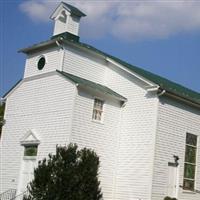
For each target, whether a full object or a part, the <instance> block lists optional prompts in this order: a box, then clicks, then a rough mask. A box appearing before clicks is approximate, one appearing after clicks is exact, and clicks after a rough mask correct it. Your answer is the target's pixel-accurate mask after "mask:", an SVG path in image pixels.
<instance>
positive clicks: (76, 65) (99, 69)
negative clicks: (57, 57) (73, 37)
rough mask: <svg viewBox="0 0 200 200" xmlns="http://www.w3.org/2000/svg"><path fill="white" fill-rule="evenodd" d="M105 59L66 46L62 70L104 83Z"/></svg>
mask: <svg viewBox="0 0 200 200" xmlns="http://www.w3.org/2000/svg"><path fill="white" fill-rule="evenodd" d="M105 68H106V61H104V60H103V59H100V58H97V57H96V56H94V55H92V54H89V53H86V52H84V51H81V50H79V49H75V48H73V47H69V46H66V47H65V54H64V62H63V71H65V72H67V73H70V74H74V75H76V76H79V77H82V78H85V79H88V80H91V81H93V82H97V83H101V84H104V77H105Z"/></svg>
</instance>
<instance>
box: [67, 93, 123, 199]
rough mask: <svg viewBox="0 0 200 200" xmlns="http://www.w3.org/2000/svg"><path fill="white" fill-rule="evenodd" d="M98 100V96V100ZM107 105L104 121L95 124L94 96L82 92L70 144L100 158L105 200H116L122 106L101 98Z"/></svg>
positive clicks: (76, 107)
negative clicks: (114, 195)
mask: <svg viewBox="0 0 200 200" xmlns="http://www.w3.org/2000/svg"><path fill="white" fill-rule="evenodd" d="M98 97H99V96H98ZM100 98H102V99H103V100H104V101H105V102H104V107H103V121H102V122H94V121H92V113H93V104H94V97H93V95H92V96H91V95H89V94H86V93H85V92H79V95H78V96H77V98H76V103H75V112H74V116H73V127H72V137H71V141H72V142H75V143H77V144H78V145H79V147H80V148H81V147H88V148H91V149H94V150H95V152H96V153H97V154H98V156H99V157H100V173H99V174H100V181H101V187H102V191H103V195H104V199H108V200H109V199H113V193H114V186H115V185H114V181H115V180H114V179H115V175H116V174H115V173H116V167H117V166H116V151H117V148H118V137H119V131H120V112H121V109H120V104H119V102H118V101H116V100H113V99H108V98H105V97H102V96H100Z"/></svg>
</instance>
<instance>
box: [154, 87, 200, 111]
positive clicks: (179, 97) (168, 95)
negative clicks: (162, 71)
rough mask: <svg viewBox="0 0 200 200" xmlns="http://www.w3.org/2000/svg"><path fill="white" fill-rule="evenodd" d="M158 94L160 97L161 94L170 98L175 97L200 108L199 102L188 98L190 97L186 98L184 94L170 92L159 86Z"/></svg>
mask: <svg viewBox="0 0 200 200" xmlns="http://www.w3.org/2000/svg"><path fill="white" fill-rule="evenodd" d="M157 95H158V97H161V96H164V95H165V96H167V97H170V98H173V99H175V100H178V101H181V102H183V103H185V104H187V105H190V106H193V107H196V108H200V104H199V103H197V102H194V101H192V100H188V99H186V98H184V97H182V96H179V95H177V94H174V93H172V92H169V91H167V90H164V89H162V88H159V90H158V92H157Z"/></svg>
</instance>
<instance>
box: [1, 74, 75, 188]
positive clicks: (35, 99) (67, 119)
mask: <svg viewBox="0 0 200 200" xmlns="http://www.w3.org/2000/svg"><path fill="white" fill-rule="evenodd" d="M75 92H76V87H75V86H74V85H73V84H72V83H70V82H68V81H67V80H65V79H63V78H62V77H60V76H58V75H53V76H49V77H45V78H44V77H43V78H41V79H36V80H32V81H28V82H24V83H23V84H22V85H21V86H20V87H19V88H18V89H17V90H15V91H14V93H12V95H10V97H8V99H7V102H6V113H5V119H6V124H5V125H4V127H3V135H2V138H1V147H0V150H1V151H0V156H1V165H0V168H1V169H0V172H1V180H0V182H1V191H2V192H3V191H6V190H8V189H10V188H17V184H18V177H19V172H20V164H21V160H22V158H23V150H24V149H23V147H22V146H21V145H20V140H21V139H22V138H23V137H24V135H25V134H26V133H27V131H28V130H30V129H34V130H35V132H36V133H37V134H38V136H39V137H40V140H41V141H40V142H41V143H40V145H39V147H38V157H37V158H38V160H40V159H42V158H44V157H46V156H47V155H48V154H49V153H51V152H55V149H56V145H57V144H58V145H64V144H68V143H69V135H70V132H71V120H72V112H73V110H72V109H73V102H74V98H75Z"/></svg>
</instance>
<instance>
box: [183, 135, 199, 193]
mask: <svg viewBox="0 0 200 200" xmlns="http://www.w3.org/2000/svg"><path fill="white" fill-rule="evenodd" d="M196 158H197V136H196V135H193V134H191V133H187V135H186V147H185V163H184V179H183V189H185V190H191V191H194V189H195V173H196V163H197V161H196Z"/></svg>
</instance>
